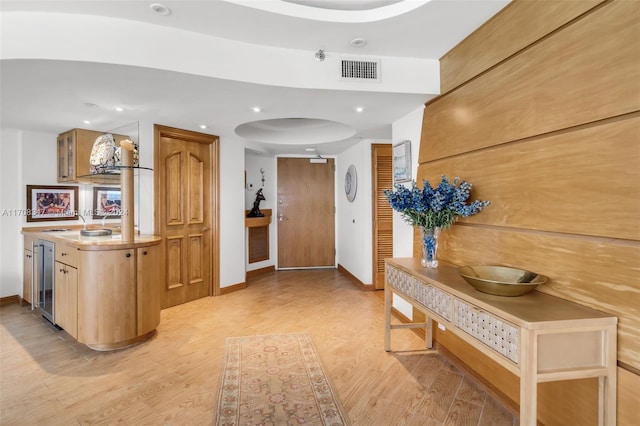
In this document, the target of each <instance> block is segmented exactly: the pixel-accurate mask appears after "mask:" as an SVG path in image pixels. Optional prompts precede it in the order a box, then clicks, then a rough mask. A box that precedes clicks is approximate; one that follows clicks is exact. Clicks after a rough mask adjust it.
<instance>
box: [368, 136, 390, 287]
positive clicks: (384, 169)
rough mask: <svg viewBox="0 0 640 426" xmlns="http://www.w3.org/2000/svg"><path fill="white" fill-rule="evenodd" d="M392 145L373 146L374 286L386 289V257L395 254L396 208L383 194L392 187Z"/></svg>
mask: <svg viewBox="0 0 640 426" xmlns="http://www.w3.org/2000/svg"><path fill="white" fill-rule="evenodd" d="M392 150H393V148H392V146H391V144H374V145H372V146H371V157H372V163H373V164H372V168H371V170H372V175H373V176H372V184H373V191H372V194H373V287H374V288H375V289H383V288H384V259H385V258H387V257H393V209H392V208H391V205H389V203H388V202H387V198H386V197H385V196H384V190H385V189H392V188H393V151H392Z"/></svg>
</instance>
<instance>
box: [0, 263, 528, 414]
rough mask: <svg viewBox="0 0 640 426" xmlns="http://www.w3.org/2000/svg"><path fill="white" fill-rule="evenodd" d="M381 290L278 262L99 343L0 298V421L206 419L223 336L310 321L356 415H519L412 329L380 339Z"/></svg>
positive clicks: (283, 329)
mask: <svg viewBox="0 0 640 426" xmlns="http://www.w3.org/2000/svg"><path fill="white" fill-rule="evenodd" d="M383 323H384V302H383V300H382V298H381V297H380V292H377V293H374V292H364V291H361V290H359V289H358V288H357V287H355V286H354V285H353V284H352V283H351V282H350V281H349V280H348V279H347V278H346V277H345V276H344V275H342V274H341V273H340V272H338V271H336V270H315V271H309V270H306V271H280V272H273V273H269V274H265V275H262V276H260V277H258V278H254V279H253V280H252V281H251V282H250V283H249V287H248V288H247V289H246V290H242V291H238V292H235V293H231V294H228V295H225V296H219V297H215V298H211V297H207V298H204V299H200V300H197V301H194V302H190V303H188V304H185V305H181V306H177V307H173V308H169V309H165V310H163V311H162V321H161V324H160V326H159V328H158V330H157V335H156V336H155V337H154V338H153V339H152V340H151V341H148V342H146V343H144V344H142V345H139V346H137V347H133V348H129V349H124V350H120V351H116V352H108V353H102V352H94V351H92V350H90V349H88V348H86V347H84V346H83V345H80V344H78V343H77V342H75V341H74V340H73V339H72V338H71V337H70V336H69V335H67V334H66V333H65V332H64V331H57V330H55V329H54V328H52V327H51V326H50V325H49V324H48V323H46V322H44V321H43V320H42V319H41V318H39V317H37V316H34V315H33V314H32V312H31V311H30V309H29V308H28V307H26V306H24V307H20V306H18V305H9V306H3V307H1V308H0V355H1V358H0V363H1V365H0V374H1V376H0V424H3V425H24V424H28V425H36V424H38V425H39V424H47V425H75V424H115V423H120V424H125V425H210V424H212V421H213V410H214V406H215V403H216V400H215V398H216V392H217V387H218V383H219V378H220V377H219V374H220V368H221V365H222V356H223V353H224V341H225V338H226V337H231V336H243V335H251V334H270V333H296V332H307V333H309V334H310V335H311V338H312V339H313V342H314V344H315V346H316V348H317V350H318V352H319V355H320V358H321V359H322V361H323V364H324V366H325V369H326V372H327V374H328V375H329V376H330V378H331V380H332V382H333V384H334V386H335V388H336V390H337V392H338V394H339V396H340V399H341V401H342V404H343V406H344V408H345V410H346V411H347V413H348V415H349V417H350V418H351V421H352V423H353V425H365V426H370V425H492V426H495V425H511V426H512V425H514V424H517V419H515V418H514V416H512V415H511V413H509V412H508V411H507V410H506V409H505V408H504V407H502V406H501V405H500V404H499V403H497V402H496V401H495V400H494V399H493V398H491V397H490V396H489V395H488V394H487V393H485V392H484V391H483V390H482V389H481V388H480V387H479V386H478V385H476V384H474V382H472V381H471V380H470V379H469V378H468V377H466V376H465V375H464V374H463V373H462V372H461V371H460V370H459V369H457V368H456V367H454V366H453V365H451V364H450V363H449V362H447V361H446V360H445V359H444V358H442V357H441V356H440V355H438V354H437V353H436V352H433V351H427V350H423V349H422V348H423V347H424V342H423V341H422V340H421V339H419V338H418V337H417V336H416V335H415V334H413V333H412V332H411V331H409V330H394V331H393V336H392V348H393V349H394V351H395V352H392V353H386V352H385V351H384V349H383V344H384V330H383Z"/></svg>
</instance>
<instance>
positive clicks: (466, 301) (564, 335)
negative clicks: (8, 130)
mask: <svg viewBox="0 0 640 426" xmlns="http://www.w3.org/2000/svg"><path fill="white" fill-rule="evenodd" d="M385 263H386V268H385V270H386V272H385V276H386V287H385V312H386V318H385V350H386V351H390V350H391V330H392V329H396V328H417V327H424V328H425V331H426V340H427V342H426V343H427V347H428V348H431V347H432V333H431V319H434V320H436V321H437V322H438V323H440V324H442V325H444V326H445V327H446V328H447V329H448V330H449V331H451V332H452V333H454V334H456V335H457V336H459V337H460V338H461V339H463V340H464V341H466V342H467V343H469V344H471V345H472V346H474V347H475V348H476V349H478V350H480V351H482V353H484V354H485V355H487V356H488V357H490V358H491V359H493V360H494V361H496V362H498V363H499V364H500V365H502V366H503V367H505V368H506V369H508V370H509V371H511V372H512V373H514V374H515V375H517V376H518V377H520V425H521V426H523V425H531V426H534V425H536V417H537V412H536V411H537V384H538V383H541V382H551V381H560V380H573V379H583V378H591V377H598V382H599V384H598V387H599V392H598V394H599V424H600V425H611V426H613V425H615V424H616V362H617V358H616V350H617V349H616V324H617V322H618V319H617V318H616V317H614V316H611V315H609V314H607V313H604V312H600V311H596V310H594V309H590V308H587V307H584V306H582V305H578V304H576V303H572V302H569V301H566V300H563V299H560V298H557V297H554V296H550V295H547V294H544V293H541V292H538V291H533V292H531V293H529V294H526V295H524V296H519V297H502V296H493V295H490V294H485V293H481V292H479V291H477V290H475V289H474V288H473V287H471V285H469V284H468V283H467V282H466V281H464V279H463V278H462V277H461V276H460V275H459V274H458V272H457V270H456V266H455V265H452V264H448V263H445V262H442V261H440V266H439V267H438V268H437V269H426V268H423V267H422V266H421V265H420V260H419V259H416V258H398V259H386V260H385ZM392 293H396V294H398V295H399V296H401V297H402V298H403V299H405V300H407V301H408V302H409V303H411V304H412V305H413V306H414V307H415V308H416V309H418V310H420V311H422V312H423V313H424V314H425V315H426V316H427V321H426V322H425V323H410V324H391V304H392V298H391V295H392Z"/></svg>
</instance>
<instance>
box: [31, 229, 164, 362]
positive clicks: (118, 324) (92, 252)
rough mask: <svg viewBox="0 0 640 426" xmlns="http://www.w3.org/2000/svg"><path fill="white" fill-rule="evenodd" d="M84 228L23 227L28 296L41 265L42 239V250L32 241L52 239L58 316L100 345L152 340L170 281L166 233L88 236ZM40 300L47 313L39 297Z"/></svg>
mask: <svg viewBox="0 0 640 426" xmlns="http://www.w3.org/2000/svg"><path fill="white" fill-rule="evenodd" d="M79 230H80V227H77V228H73V229H71V230H69V231H63V232H49V231H50V229H48V228H45V227H42V228H38V229H35V228H23V234H24V241H25V243H24V247H25V249H24V251H25V258H24V271H25V278H24V287H25V292H24V296H23V297H24V298H25V299H28V298H29V297H30V294H31V293H30V292H31V280H30V277H29V274H31V273H32V271H33V272H34V273H35V271H37V268H33V267H32V262H33V259H34V257H35V256H37V253H38V249H37V245H36V250H33V251H32V250H31V244H32V241H35V242H37V241H38V240H39V239H43V240H45V239H46V241H47V242H49V243H50V244H52V245H53V244H55V249H54V250H52V252H53V253H54V254H53V255H52V263H51V269H52V273H53V274H54V275H53V276H54V280H53V281H54V285H53V290H54V291H53V315H52V318H53V319H52V322H54V323H55V324H56V325H58V326H60V327H61V328H63V329H64V330H65V331H66V332H67V333H69V335H71V336H72V337H74V338H75V339H76V340H78V342H80V343H84V344H86V345H87V346H88V347H90V348H92V349H95V350H101V351H106V350H114V349H120V348H124V347H127V346H131V345H134V344H137V343H140V342H143V341H145V340H147V339H148V338H150V337H151V336H153V334H154V333H155V329H156V328H157V326H158V324H160V310H161V305H160V303H161V302H160V296H161V292H162V288H163V283H164V275H163V274H164V270H163V268H162V267H160V265H161V264H162V253H163V252H162V246H161V245H160V242H161V239H160V238H159V237H155V236H135V239H134V240H133V241H122V240H121V239H120V238H119V237H115V238H113V237H112V236H105V237H84V236H81V235H80V233H79V232H78V231H79ZM31 252H33V253H31ZM27 255H30V256H31V257H27ZM27 290H28V291H27ZM36 294H37V292H36ZM35 306H36V308H38V309H39V310H40V311H41V312H39V313H42V314H43V315H44V314H45V312H44V311H42V309H41V307H39V306H38V304H37V303H36V304H35Z"/></svg>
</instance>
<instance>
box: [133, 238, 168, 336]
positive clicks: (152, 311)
mask: <svg viewBox="0 0 640 426" xmlns="http://www.w3.org/2000/svg"><path fill="white" fill-rule="evenodd" d="M136 255H137V256H136V257H137V269H136V280H137V287H138V299H137V300H138V306H137V310H138V333H137V334H138V335H143V334H145V333H149V332H151V331H153V330H155V328H156V327H157V326H158V324H160V310H161V309H162V306H161V303H162V302H161V298H160V294H161V291H162V288H160V287H159V283H161V282H162V274H163V273H164V270H163V268H162V267H160V266H159V265H162V251H161V250H160V246H151V247H141V248H138V249H136Z"/></svg>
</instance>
